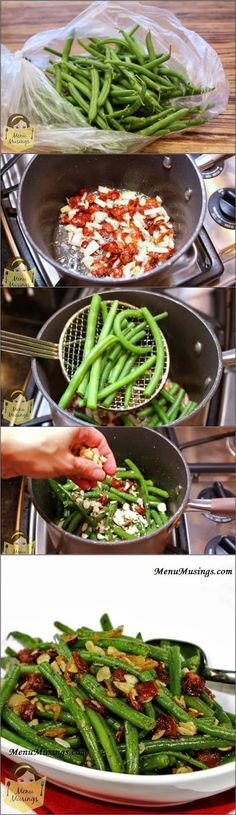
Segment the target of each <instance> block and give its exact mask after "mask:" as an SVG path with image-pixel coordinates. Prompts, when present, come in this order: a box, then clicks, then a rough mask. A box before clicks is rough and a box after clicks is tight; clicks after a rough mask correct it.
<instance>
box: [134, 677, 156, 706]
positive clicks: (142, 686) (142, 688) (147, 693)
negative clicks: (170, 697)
mask: <svg viewBox="0 0 236 815" xmlns="http://www.w3.org/2000/svg"><path fill="white" fill-rule="evenodd" d="M135 688H136V690H137V691H138V701H139V702H151V701H152V699H154V696H157V687H156V685H155V682H152V681H150V682H149V681H148V682H138V684H137V685H136V686H135Z"/></svg>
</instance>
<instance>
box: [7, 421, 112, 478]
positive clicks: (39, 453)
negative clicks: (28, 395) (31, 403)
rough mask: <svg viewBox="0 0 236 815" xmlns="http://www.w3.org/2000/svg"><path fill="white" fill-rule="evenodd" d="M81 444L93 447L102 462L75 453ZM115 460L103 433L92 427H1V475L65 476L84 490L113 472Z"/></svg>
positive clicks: (9, 476) (77, 452) (8, 476)
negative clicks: (98, 462) (97, 462)
mask: <svg viewBox="0 0 236 815" xmlns="http://www.w3.org/2000/svg"><path fill="white" fill-rule="evenodd" d="M82 446H86V447H90V448H96V449H97V451H98V453H99V455H100V456H104V457H105V459H106V460H105V461H104V462H103V463H102V465H99V464H96V463H95V462H94V461H92V460H88V459H87V458H83V457H82V456H80V455H79V450H80V448H81V447H82ZM115 471H116V462H115V459H114V456H113V453H112V452H111V450H110V447H109V445H108V443H107V441H106V439H105V436H103V434H102V433H101V432H100V431H99V430H97V429H96V428H94V427H81V428H75V427H73V428H72V427H71V428H65V427H60V428H55V427H47V428H23V427H22V428H20V429H18V428H15V427H13V428H3V429H2V475H3V478H11V477H12V476H18V475H27V476H31V477H33V478H53V477H55V476H59V475H66V476H68V477H69V478H71V479H72V480H73V481H75V483H76V484H79V486H80V487H82V488H83V489H88V488H89V487H91V486H94V485H96V484H97V481H103V480H104V478H105V475H106V474H107V475H113V474H114V473H115Z"/></svg>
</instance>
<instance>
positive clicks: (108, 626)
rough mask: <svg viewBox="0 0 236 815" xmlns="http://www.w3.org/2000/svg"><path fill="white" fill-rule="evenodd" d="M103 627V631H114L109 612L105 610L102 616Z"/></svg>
mask: <svg viewBox="0 0 236 815" xmlns="http://www.w3.org/2000/svg"><path fill="white" fill-rule="evenodd" d="M100 623H101V628H102V630H103V631H112V629H113V625H112V623H111V620H110V617H109V614H107V612H105V613H104V614H102V616H101V618H100Z"/></svg>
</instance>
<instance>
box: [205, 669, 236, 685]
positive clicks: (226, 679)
mask: <svg viewBox="0 0 236 815" xmlns="http://www.w3.org/2000/svg"><path fill="white" fill-rule="evenodd" d="M204 677H205V679H208V680H209V679H211V681H212V682H220V683H222V684H225V685H234V684H235V671H224V670H223V669H222V671H221V670H220V669H219V668H208V666H207V667H206V668H204Z"/></svg>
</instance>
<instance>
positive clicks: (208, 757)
mask: <svg viewBox="0 0 236 815" xmlns="http://www.w3.org/2000/svg"><path fill="white" fill-rule="evenodd" d="M197 758H198V760H199V761H203V764H206V765H207V767H217V766H218V764H220V762H221V754H220V751H219V750H199V752H198V753H197Z"/></svg>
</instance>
